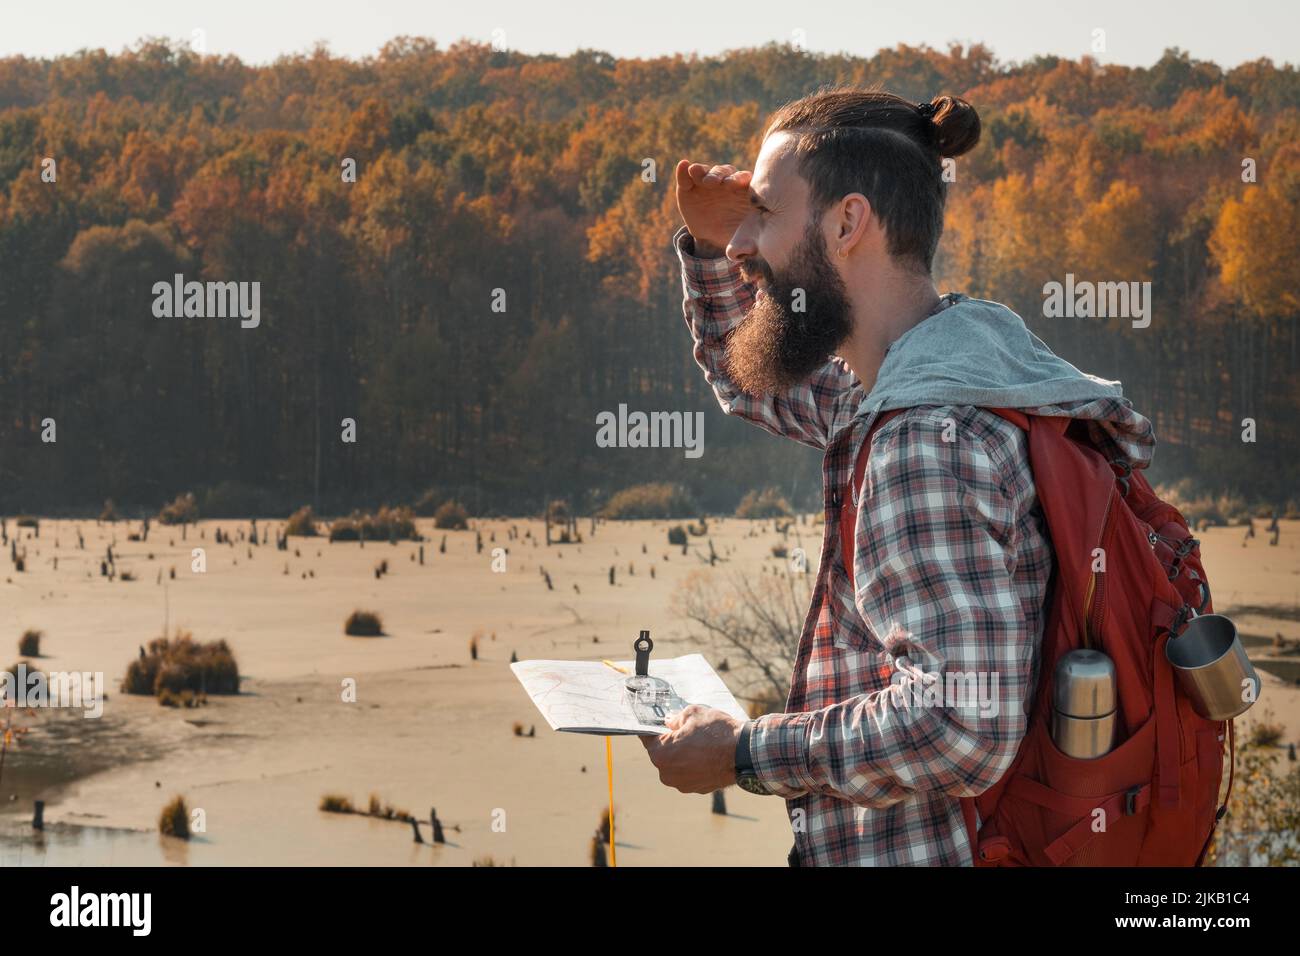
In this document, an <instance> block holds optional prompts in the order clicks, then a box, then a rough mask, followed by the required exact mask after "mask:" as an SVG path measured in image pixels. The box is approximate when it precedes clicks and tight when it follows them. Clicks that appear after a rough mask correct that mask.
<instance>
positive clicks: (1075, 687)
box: [1052, 649, 1117, 760]
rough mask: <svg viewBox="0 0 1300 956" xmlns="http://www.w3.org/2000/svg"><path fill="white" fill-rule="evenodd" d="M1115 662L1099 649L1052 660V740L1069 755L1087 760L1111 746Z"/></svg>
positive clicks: (1113, 732) (1114, 705) (1113, 726)
mask: <svg viewBox="0 0 1300 956" xmlns="http://www.w3.org/2000/svg"><path fill="white" fill-rule="evenodd" d="M1116 706H1117V694H1116V688H1115V663H1114V661H1112V660H1111V659H1110V658H1109V657H1107V656H1106V655H1105V654H1103V653H1101V651H1094V650H1088V649H1079V650H1074V651H1070V652H1069V653H1066V654H1063V655H1061V658H1060V660H1058V661H1057V662H1056V678H1055V683H1054V684H1053V688H1052V740H1054V741H1055V742H1056V746H1057V749H1059V750H1060V751H1061V752H1062V753H1063V754H1065V755H1066V756H1069V757H1077V758H1079V759H1082V760H1091V759H1093V758H1095V757H1100V756H1102V755H1103V754H1106V753H1109V752H1110V749H1111V748H1112V747H1114V746H1115V711H1116Z"/></svg>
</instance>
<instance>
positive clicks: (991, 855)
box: [979, 836, 1011, 863]
mask: <svg viewBox="0 0 1300 956" xmlns="http://www.w3.org/2000/svg"><path fill="white" fill-rule="evenodd" d="M1010 853H1011V841H1010V840H1008V839H1007V838H1006V837H1004V836H995V837H989V838H988V839H985V840H980V846H979V857H980V860H981V861H982V862H984V863H996V862H997V861H998V860H1001V859H1004V858H1005V857H1006V856H1007V855H1008V854H1010Z"/></svg>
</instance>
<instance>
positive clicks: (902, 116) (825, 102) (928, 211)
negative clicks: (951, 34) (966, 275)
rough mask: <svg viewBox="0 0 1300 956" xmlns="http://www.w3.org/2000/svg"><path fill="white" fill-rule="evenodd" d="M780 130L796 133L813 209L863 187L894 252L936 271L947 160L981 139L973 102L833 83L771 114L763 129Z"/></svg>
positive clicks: (797, 151) (798, 156) (920, 267)
mask: <svg viewBox="0 0 1300 956" xmlns="http://www.w3.org/2000/svg"><path fill="white" fill-rule="evenodd" d="M781 132H783V133H788V134H790V135H791V136H792V137H793V138H794V141H795V142H794V149H795V158H796V163H797V168H798V170H799V174H800V175H801V176H803V178H804V179H806V180H807V181H808V184H809V186H810V187H811V193H812V195H811V202H812V207H813V215H814V216H817V215H820V214H822V213H823V212H825V211H826V209H827V208H828V207H829V206H830V205H831V203H835V202H839V201H840V200H841V199H843V198H844V197H845V196H847V195H848V194H849V193H855V192H856V193H861V194H862V195H864V196H866V197H867V201H868V202H870V203H871V208H872V211H873V212H874V213H875V214H876V216H877V217H879V219H880V221H881V222H882V223H883V225H884V228H885V235H886V237H887V242H888V249H889V254H890V255H891V256H893V257H894V258H895V259H898V260H900V261H902V262H904V263H905V264H906V265H907V266H908V267H909V268H912V269H914V270H916V271H918V272H921V273H923V274H925V275H928V274H929V273H930V270H931V268H932V267H933V265H934V254H935V250H936V249H937V248H938V247H939V237H940V236H942V235H943V208H944V202H945V199H946V198H947V184H946V183H944V181H943V165H942V161H943V160H944V159H948V158H951V157H956V156H961V155H963V154H964V153H967V152H969V151H970V150H971V149H972V148H974V146H975V144H976V143H978V142H979V138H980V120H979V114H978V113H976V111H975V108H974V107H973V106H971V105H970V104H969V103H967V102H966V101H965V100H963V99H960V98H959V97H955V96H936V97H934V98H933V99H932V100H930V102H928V103H912V102H910V101H908V100H905V99H903V98H902V97H901V96H895V95H894V94H893V93H886V92H884V91H883V90H878V89H870V90H861V89H854V88H851V87H827V88H823V89H820V90H818V91H817V92H815V93H810V94H809V95H807V96H805V97H803V98H802V99H798V100H795V101H793V102H791V103H787V104H786V105H785V106H782V107H781V108H780V109H778V110H777V111H776V112H775V113H774V114H772V118H771V120H770V121H769V122H768V127H767V132H766V133H765V134H764V135H765V137H766V136H771V135H772V134H773V133H781Z"/></svg>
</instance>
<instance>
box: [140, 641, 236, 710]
mask: <svg viewBox="0 0 1300 956" xmlns="http://www.w3.org/2000/svg"><path fill="white" fill-rule="evenodd" d="M185 690H188V691H191V692H192V693H194V694H238V693H239V666H238V665H237V664H236V662H235V656H234V654H233V653H231V650H230V647H229V645H227V644H226V642H225V641H211V642H209V643H207V644H201V643H199V642H198V641H195V640H194V638H193V637H192V636H191V635H190V633H189V632H188V631H183V632H181V633H179V634H178V635H177V636H176V637H175V638H174V639H172V640H168V639H167V638H165V637H157V638H154V639H153V640H152V641H150V642H149V647H148V649H147V651H146V653H145V654H144V655H143V656H142V657H137V658H136V659H135V660H133V661H132V662H131V663H130V664H129V665H128V666H127V669H126V677H124V678H123V680H122V693H124V694H154V695H161V694H162V692H163V691H168V692H170V693H171V694H173V695H179V694H180V693H181V692H182V691H185Z"/></svg>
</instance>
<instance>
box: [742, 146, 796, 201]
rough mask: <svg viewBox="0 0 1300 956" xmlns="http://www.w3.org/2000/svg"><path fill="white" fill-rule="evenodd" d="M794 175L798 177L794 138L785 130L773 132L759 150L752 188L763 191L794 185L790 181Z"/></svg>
mask: <svg viewBox="0 0 1300 956" xmlns="http://www.w3.org/2000/svg"><path fill="white" fill-rule="evenodd" d="M792 176H795V178H797V176H796V170H795V163H794V138H793V137H792V136H791V135H790V134H789V133H785V132H780V133H773V134H772V135H771V136H769V137H767V138H766V139H765V140H763V145H762V147H761V148H760V149H759V151H758V159H756V160H755V161H754V176H753V178H752V179H751V180H750V188H751V190H753V191H755V192H759V193H762V192H764V191H765V190H769V189H772V188H774V187H777V188H781V187H789V186H791V185H793V184H792V183H790V182H788V180H789V179H790V178H791V177H792Z"/></svg>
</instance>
